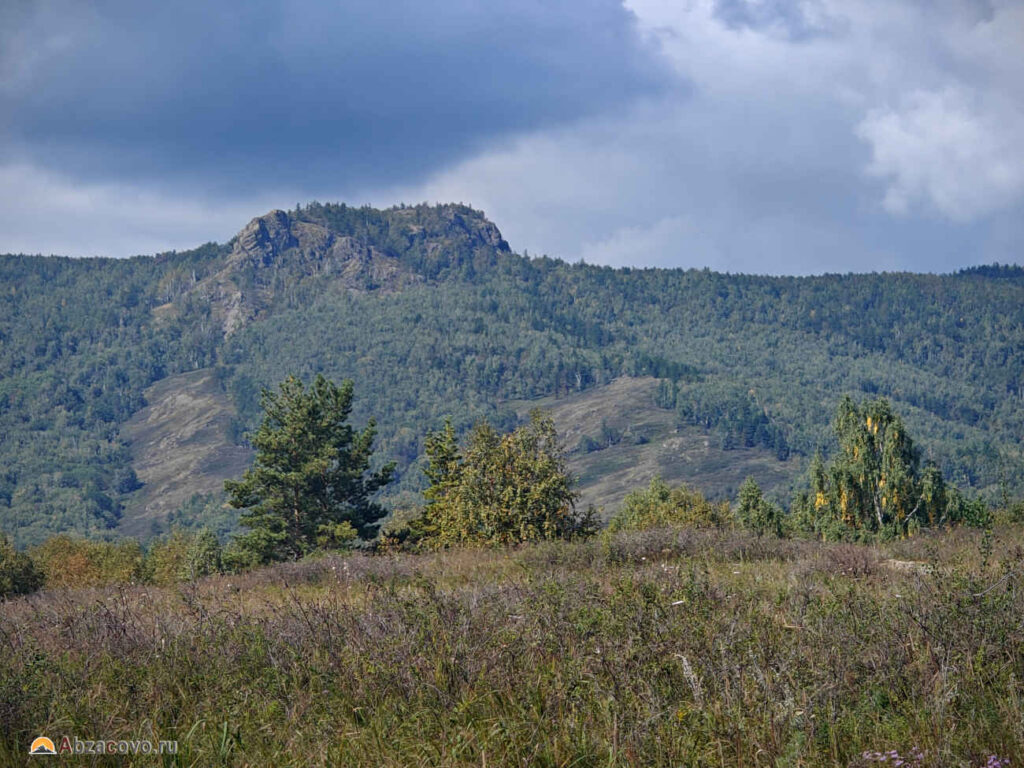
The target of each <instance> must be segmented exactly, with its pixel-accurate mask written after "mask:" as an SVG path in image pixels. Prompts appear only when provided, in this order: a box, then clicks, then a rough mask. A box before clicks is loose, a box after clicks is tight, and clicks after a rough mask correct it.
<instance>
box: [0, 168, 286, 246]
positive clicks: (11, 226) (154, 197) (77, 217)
mask: <svg viewBox="0 0 1024 768" xmlns="http://www.w3.org/2000/svg"><path fill="white" fill-rule="evenodd" d="M286 199H291V198H281V197H280V196H279V197H278V198H277V200H276V203H275V201H274V200H273V199H272V198H270V197H269V196H266V195H262V196H259V197H256V196H254V197H252V198H248V199H244V200H232V201H231V202H230V203H224V202H220V201H211V200H206V199H203V198H202V197H201V196H197V195H196V194H195V193H192V194H188V195H186V194H182V193H181V191H180V190H178V191H177V192H159V191H156V190H153V189H149V188H142V187H137V186H131V185H127V184H83V183H80V182H76V181H74V180H72V179H69V178H66V177H63V176H61V175H59V174H55V173H52V172H49V171H44V170H40V169H38V168H35V167H33V166H31V165H27V164H10V165H2V166H0V253H42V254H59V255H62V256H116V257H123V256H133V255H137V254H152V253H159V252H162V251H169V250H174V249H178V250H182V249H188V248H194V247H195V246H197V245H200V244H201V243H204V242H208V241H209V240H213V239H216V240H219V241H222V242H223V241H225V240H228V239H229V238H231V237H232V236H234V234H235V233H236V232H237V231H238V230H240V229H241V228H242V227H243V226H244V225H245V224H246V222H248V221H249V220H250V219H251V218H253V217H254V216H256V215H259V214H260V213H263V212H265V211H267V210H269V209H270V208H273V207H275V204H276V205H278V206H281V205H288V204H287V203H285V202H283V200H286Z"/></svg>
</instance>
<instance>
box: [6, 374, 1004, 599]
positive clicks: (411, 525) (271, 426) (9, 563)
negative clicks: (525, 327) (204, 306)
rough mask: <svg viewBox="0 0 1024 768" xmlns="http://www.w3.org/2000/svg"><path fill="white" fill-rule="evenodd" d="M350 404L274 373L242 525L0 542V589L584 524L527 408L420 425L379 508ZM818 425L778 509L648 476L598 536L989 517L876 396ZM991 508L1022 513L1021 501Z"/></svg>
mask: <svg viewBox="0 0 1024 768" xmlns="http://www.w3.org/2000/svg"><path fill="white" fill-rule="evenodd" d="M353 399H354V386H353V383H352V382H351V381H350V380H346V381H344V382H342V383H341V384H336V383H334V382H332V381H330V380H329V379H327V378H325V377H324V376H322V375H318V376H316V377H315V378H314V379H313V381H312V382H311V383H310V384H309V385H308V386H307V385H306V384H304V383H303V382H302V380H300V379H298V378H297V377H294V376H290V377H288V378H287V379H285V380H284V381H283V382H282V383H281V384H280V385H279V387H278V388H277V390H276V391H272V390H264V392H263V394H262V399H261V402H262V408H263V418H262V421H261V423H260V426H259V428H258V429H257V430H256V432H255V433H254V434H253V435H252V436H251V442H252V445H253V447H254V448H255V449H256V457H255V461H254V464H253V466H252V467H251V468H250V469H248V470H246V472H245V473H244V474H243V475H242V477H241V478H239V479H237V480H229V481H227V482H226V483H225V490H226V492H227V497H228V503H229V504H230V505H231V506H233V507H235V508H237V509H240V510H242V511H243V512H242V516H241V524H242V526H243V527H244V528H245V529H247V530H246V531H245V532H243V533H241V534H239V535H237V536H235V537H234V538H232V539H231V540H230V541H229V542H227V544H226V545H222V543H221V542H220V541H219V540H218V538H217V537H216V536H215V535H214V534H213V533H211V532H210V531H208V530H200V531H192V532H189V531H185V530H181V529H178V530H175V531H172V532H171V533H169V534H166V535H164V536H162V537H159V538H157V539H156V540H155V541H154V542H152V543H151V544H150V546H149V547H148V549H147V550H143V549H142V547H141V546H140V544H139V543H138V542H137V541H135V540H121V541H117V542H105V541H90V540H87V539H77V538H74V537H71V536H67V535H59V536H56V537H52V538H50V539H48V540H47V541H46V542H44V543H43V544H41V545H39V546H37V547H35V548H33V549H31V550H30V551H29V552H28V553H25V552H20V551H18V550H16V549H15V548H14V547H13V546H12V545H11V543H10V542H9V540H8V539H7V538H6V537H2V536H0V596H8V595H14V594H24V593H27V592H31V591H34V590H36V589H38V588H40V587H41V586H43V585H44V584H45V585H47V586H50V587H59V586H88V585H100V584H105V583H112V582H121V583H125V582H136V581H148V582H152V583H157V584H166V583H172V582H174V581H179V580H192V579H195V578H198V577H201V576H206V575H210V574H213V573H219V572H225V571H240V570H246V569H249V568H253V567H257V566H260V565H265V564H269V563H273V562H279V561H285V560H295V559H300V558H302V557H306V556H310V555H315V554H316V553H318V552H323V551H329V550H336V549H343V548H348V547H352V546H357V545H358V546H363V547H369V548H370V549H376V550H379V551H395V550H420V549H435V548H443V547H451V546H465V545H470V546H510V545H516V544H521V543H525V542H532V541H540V540H551V539H572V538H577V537H585V536H591V535H594V534H595V533H597V532H598V531H599V529H600V524H599V520H598V518H597V514H596V512H595V510H594V509H592V508H588V509H586V510H580V509H578V508H577V505H576V502H577V500H578V494H577V493H576V491H575V489H574V487H573V478H572V476H571V475H570V473H569V471H568V469H567V465H566V457H565V450H564V448H563V446H562V445H561V444H560V442H559V439H558V435H557V433H556V431H555V427H554V424H553V422H552V420H551V418H550V417H549V416H546V415H545V414H543V413H542V412H540V411H539V410H535V411H534V412H532V413H531V415H530V419H529V421H528V422H527V423H526V424H524V425H521V426H519V427H517V428H515V429H513V430H511V431H509V432H507V433H501V432H499V431H498V430H496V429H495V428H494V427H493V426H492V425H491V424H489V423H488V422H487V421H481V422H479V423H478V424H477V425H475V426H474V427H473V428H472V429H471V430H470V431H469V432H468V434H467V435H466V436H465V438H464V439H463V440H462V441H460V440H459V439H458V435H457V433H456V430H455V428H454V427H453V425H452V422H451V421H450V420H448V421H446V423H445V425H444V427H443V429H441V430H440V431H437V432H432V433H428V434H427V436H426V438H425V451H426V455H427V459H428V461H427V464H426V466H425V468H424V475H425V477H426V480H427V488H426V490H425V491H424V493H423V503H422V504H420V505H417V506H414V507H413V508H411V509H404V510H390V511H389V510H388V509H386V508H385V507H384V506H383V505H382V504H380V503H379V502H378V501H377V496H378V495H379V492H380V491H381V490H382V489H383V488H384V487H385V486H386V485H387V484H388V483H389V482H390V481H391V480H392V477H393V472H394V464H393V463H380V461H379V460H378V458H377V457H376V456H375V452H374V440H375V437H376V425H375V423H374V422H373V420H372V419H371V420H370V421H369V422H368V423H367V424H366V425H365V426H364V427H363V428H361V429H357V428H355V427H353V426H352V425H351V424H350V417H351V413H352V406H353ZM833 427H834V430H835V433H836V439H837V442H838V445H839V450H838V451H837V452H836V454H835V455H834V456H833V457H832V459H831V460H830V461H829V462H828V463H827V464H826V463H825V461H824V460H823V459H822V458H821V456H820V455H819V456H816V457H815V460H814V461H813V463H812V465H811V468H810V470H809V472H808V476H807V478H806V483H807V488H806V489H803V490H801V491H800V492H798V493H797V494H796V496H795V497H794V499H793V502H792V504H791V506H790V509H789V510H784V509H783V508H782V506H780V505H779V504H778V503H776V502H773V501H770V500H768V499H766V498H765V496H764V494H763V493H762V491H761V489H760V488H759V487H758V486H757V484H756V483H755V482H754V481H753V480H752V479H748V480H747V481H746V482H745V483H744V484H743V486H742V487H741V489H740V491H739V496H738V498H737V500H736V503H735V504H734V505H730V504H729V503H727V502H711V501H709V500H708V499H706V498H705V497H704V496H703V495H702V494H701V493H699V492H698V491H696V490H694V489H692V488H688V487H687V486H685V485H682V486H677V487H671V486H669V485H668V484H666V483H665V482H664V481H662V480H661V479H660V478H657V477H656V478H654V479H653V480H652V481H651V483H650V485H649V486H648V487H647V488H645V489H637V490H635V491H633V492H632V493H630V494H629V495H628V496H627V497H626V499H625V502H624V504H623V506H622V509H621V510H620V511H619V512H618V513H617V514H616V515H615V516H614V517H612V518H611V520H610V521H609V523H608V525H607V531H608V533H610V534H614V533H615V532H617V531H621V530H631V529H633V530H635V529H645V528H654V527H663V526H680V525H682V526H691V527H713V528H726V527H735V528H743V529H747V530H750V531H752V532H754V533H756V534H757V535H759V536H761V535H771V536H801V535H802V536H815V537H820V538H823V539H830V540H866V539H872V538H893V537H898V536H907V535H913V534H914V533H915V532H917V531H919V530H922V529H925V528H935V527H943V526H954V525H961V524H964V525H971V526H976V527H986V526H990V525H991V524H992V523H993V520H994V516H993V510H991V509H990V508H989V507H988V506H987V505H986V504H984V503H983V502H982V501H980V500H978V499H967V498H965V497H964V496H963V494H962V493H961V492H960V491H958V490H957V489H956V488H955V487H953V486H951V485H949V484H947V483H946V481H945V479H944V477H943V475H942V473H941V471H940V470H939V469H938V467H937V466H936V465H935V464H934V463H933V462H930V461H922V458H921V451H920V450H919V448H917V446H916V445H915V444H914V442H913V440H912V439H911V437H910V436H909V434H908V433H907V430H906V427H905V426H904V424H903V421H902V419H901V418H900V416H899V415H898V414H897V413H896V412H895V411H894V410H893V408H892V406H891V404H890V403H889V402H888V401H887V400H885V399H884V398H878V399H873V400H865V401H863V402H861V403H857V402H855V401H853V400H852V399H851V398H849V397H846V398H844V399H843V400H842V401H841V402H840V404H839V407H838V409H837V412H836V415H835V418H834V421H833ZM389 514H390V519H389V520H388V522H387V524H386V525H384V526H383V528H381V522H382V521H383V520H384V518H385V517H388V516H389ZM1002 515H1003V518H1004V519H1008V520H1013V521H1017V522H1020V521H1024V503H1018V504H1016V505H1014V506H1012V507H1011V508H1009V509H1007V510H1003V512H1002Z"/></svg>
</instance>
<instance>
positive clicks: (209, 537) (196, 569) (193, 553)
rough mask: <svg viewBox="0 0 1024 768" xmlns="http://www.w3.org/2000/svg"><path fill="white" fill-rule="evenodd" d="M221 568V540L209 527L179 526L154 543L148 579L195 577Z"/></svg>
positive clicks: (149, 555) (148, 560) (148, 561)
mask: <svg viewBox="0 0 1024 768" xmlns="http://www.w3.org/2000/svg"><path fill="white" fill-rule="evenodd" d="M221 569H222V565H221V547H220V543H219V542H218V541H217V537H216V536H214V535H213V533H212V532H211V531H208V530H201V531H198V532H192V531H185V530H182V529H180V528H176V529H174V530H173V531H171V532H170V533H168V534H166V535H165V536H161V537H160V538H159V539H156V540H155V541H154V542H153V543H152V544H150V547H149V552H148V553H147V554H146V562H145V575H146V579H147V581H151V582H153V583H154V584H161V585H166V584H174V583H176V582H179V581H193V580H195V579H198V578H200V577H202V576H209V575H210V574H213V573H219V572H220V571H221Z"/></svg>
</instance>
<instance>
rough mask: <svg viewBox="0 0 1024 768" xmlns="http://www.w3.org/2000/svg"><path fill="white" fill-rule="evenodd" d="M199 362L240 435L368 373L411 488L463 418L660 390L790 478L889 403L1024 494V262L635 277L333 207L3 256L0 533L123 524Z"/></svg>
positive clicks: (933, 451)
mask: <svg viewBox="0 0 1024 768" xmlns="http://www.w3.org/2000/svg"><path fill="white" fill-rule="evenodd" d="M197 369H211V370H213V371H214V372H215V374H216V381H217V382H218V385H219V386H220V387H221V388H222V389H223V392H224V393H225V394H226V395H227V396H228V398H229V399H230V402H231V403H232V404H233V407H234V408H235V410H236V411H237V418H236V419H235V422H234V423H233V427H232V429H230V430H228V432H229V434H226V435H225V440H230V441H235V442H241V441H244V436H243V435H244V432H245V431H246V430H247V429H251V428H253V427H254V426H255V424H256V423H258V418H259V393H260V391H261V389H262V388H263V387H269V386H271V385H273V384H275V383H276V382H278V381H281V380H282V379H284V378H285V377H286V376H287V375H289V374H295V375H297V376H299V377H300V378H303V379H305V380H309V379H310V378H311V377H312V375H313V374H315V373H323V374H324V375H325V376H327V377H329V378H331V379H335V380H341V379H345V378H349V379H352V380H354V382H355V403H354V410H353V417H354V418H355V419H356V420H357V421H358V422H363V421H365V420H366V419H368V418H369V417H374V418H376V420H377V424H378V429H379V437H378V441H379V442H378V446H379V450H378V451H377V455H378V456H379V457H380V460H381V461H395V462H397V473H396V475H397V482H396V483H395V484H394V490H393V491H391V493H392V494H396V495H398V496H405V497H410V496H411V494H414V493H417V492H418V491H419V490H420V489H421V487H422V482H423V479H422V475H421V472H420V471H419V469H420V468H421V466H422V462H423V456H422V454H423V440H424V437H425V435H426V433H427V432H428V431H429V430H432V429H437V428H438V427H439V426H440V425H441V424H442V423H443V421H444V419H445V418H446V417H451V419H452V421H453V423H454V425H455V426H456V428H457V430H458V431H459V432H465V431H466V430H468V429H469V427H471V426H472V424H473V423H474V422H475V421H477V420H478V419H480V418H487V419H488V420H489V421H490V422H491V423H492V424H494V425H495V426H496V427H498V428H500V429H509V428H511V427H512V426H514V425H515V423H516V421H517V416H516V410H515V408H514V407H513V403H514V402H515V401H522V400H529V399H533V398H538V397H542V396H551V395H556V396H559V397H563V396H568V395H570V394H572V393H576V392H580V391H585V390H587V389H591V388H594V387H599V386H602V385H604V384H606V383H608V382H610V381H611V380H613V379H615V378H617V377H620V376H654V377H657V378H659V379H661V384H660V386H659V388H658V394H657V402H658V405H659V406H660V407H662V408H664V409H666V410H671V411H674V414H675V418H676V419H677V421H678V424H679V425H680V426H683V425H686V426H690V427H698V428H701V429H704V430H707V432H708V434H709V439H710V440H712V441H713V442H714V444H715V445H716V446H717V447H718V448H721V449H725V450H729V449H732V448H741V447H752V446H759V447H761V448H764V449H767V450H769V451H771V452H773V453H774V454H775V455H776V456H777V457H778V459H780V460H785V459H791V460H792V459H796V461H795V462H794V466H803V465H804V464H805V463H806V461H805V460H806V459H808V458H809V457H810V456H811V455H813V454H814V452H815V451H816V450H818V449H821V450H822V451H823V452H824V453H825V454H826V455H827V454H829V453H831V452H832V451H833V450H834V446H833V445H832V443H831V441H832V440H833V439H834V438H832V436H831V431H830V429H829V422H830V419H831V417H832V414H833V413H834V410H835V406H836V403H837V402H838V400H839V398H840V397H841V396H842V395H843V394H850V395H852V396H854V397H855V398H864V397H867V396H872V397H875V396H884V397H886V398H889V399H890V400H891V401H892V402H893V405H894V407H895V408H896V409H897V410H898V411H899V412H900V413H902V414H904V416H905V418H906V421H907V423H908V426H909V427H910V429H911V431H912V433H913V434H914V435H915V436H916V437H917V439H918V442H919V444H920V445H921V446H922V448H923V450H924V452H925V456H926V457H927V458H929V459H931V460H933V461H935V462H936V464H937V465H938V466H939V468H940V469H941V470H942V471H943V473H944V474H945V475H946V477H947V478H948V479H949V480H950V481H951V482H953V483H955V484H956V485H958V486H960V487H961V488H963V489H964V490H965V491H967V492H968V493H977V494H982V495H987V496H989V497H997V496H998V495H1000V494H1009V495H1013V496H1018V495H1020V494H1021V493H1022V491H1024V473H1021V471H1020V468H1021V466H1022V464H1021V452H1020V447H1019V439H1020V436H1021V435H1022V434H1024V270H1022V269H1020V268H1018V267H1001V266H992V267H982V268H975V269H971V270H965V271H963V272H960V273H958V274H955V275H942V276H937V275H915V274H871V275H853V274H851V275H827V276H820V277H803V278H793V277H755V276H746V275H726V274H718V273H714V272H710V271H707V270H661V269H642V270H641V269H617V270H616V269H611V268H606V267H595V266H588V265H585V264H567V263H565V262H563V261H559V260H557V259H551V258H547V257H543V258H532V259H531V258H527V257H525V256H520V255H517V254H515V253H513V252H512V251H511V250H510V249H509V247H508V245H507V244H506V243H505V241H504V240H503V239H502V238H501V235H500V233H499V232H498V230H497V228H496V227H495V226H494V225H493V224H491V223H490V222H488V221H487V220H486V219H485V218H484V217H483V215H482V214H481V213H480V212H478V211H475V210H473V209H471V208H468V207H465V206H460V205H444V206H425V205H423V206H415V207H407V206H400V207H396V208H392V209H388V210H375V209H371V208H352V207H347V206H344V205H321V204H315V203H314V204H311V205H309V206H306V207H302V208H297V209H296V210H294V211H290V212H287V213H285V212H280V211H276V212H273V213H271V214H268V215H267V216H264V217H260V218H259V219H256V220H254V221H253V222H252V223H250V224H249V225H248V226H247V227H246V228H245V229H244V230H242V232H241V233H239V235H238V236H237V237H236V238H234V239H233V240H232V241H230V242H229V243H227V244H224V245H216V244H207V245H205V246H202V247H200V248H197V249H196V250H194V251H189V252H185V253H167V254H161V255H158V256H155V257H138V258H133V259H128V260H110V259H64V258H54V257H49V258H43V257H35V256H15V255H12V256H0V435H2V438H0V439H2V443H0V529H3V530H6V531H8V532H9V533H10V534H11V535H12V537H13V539H14V540H15V542H16V543H18V544H19V545H24V544H27V543H33V542H38V541H40V540H41V539H42V538H44V537H45V536H47V535H49V534H51V533H54V532H58V531H65V530H70V531H78V532H83V533H90V534H101V535H102V534H103V533H104V532H109V531H110V530H112V529H113V528H114V527H116V526H117V524H118V521H119V520H120V519H121V518H122V516H124V515H126V514H128V515H130V514H131V513H132V503H133V499H134V498H136V496H137V494H138V493H139V492H140V488H139V487H140V480H139V478H138V477H137V476H136V473H135V471H134V468H133V466H132V458H131V451H130V446H129V445H128V443H127V439H126V437H125V435H124V431H123V426H124V424H125V422H126V421H127V420H128V419H129V418H130V417H131V416H132V415H133V414H135V413H137V412H138V411H139V409H141V408H143V407H144V406H145V405H146V397H145V390H146V388H147V387H148V386H150V385H151V384H153V383H154V382H157V381H159V380H162V379H165V378H167V377H171V376H174V375H176V374H179V373H184V372H187V371H194V370H197ZM570 447H572V446H570ZM217 506H218V505H217V504H211V505H207V506H206V507H205V509H207V510H209V509H216V508H217ZM189 509H193V510H202V509H204V506H203V505H202V504H198V503H196V500H192V501H191V502H190V506H189ZM179 518H180V516H179Z"/></svg>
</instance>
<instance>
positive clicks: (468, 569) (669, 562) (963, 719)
mask: <svg viewBox="0 0 1024 768" xmlns="http://www.w3.org/2000/svg"><path fill="white" fill-rule="evenodd" d="M1022 542H1024V535H1022V531H1020V530H1005V531H1000V532H997V535H996V538H995V540H994V542H991V546H990V543H987V540H986V539H983V538H982V536H981V534H978V533H970V532H965V531H960V532H954V533H952V534H944V535H941V536H935V537H929V538H924V539H915V540H909V541H905V542H898V543H894V544H892V545H888V546H886V547H881V548H868V547H857V546H852V545H842V546H832V545H822V544H818V543H815V542H806V541H778V540H769V539H763V540H758V539H754V538H750V537H747V536H742V535H739V534H729V533H700V532H694V531H652V532H647V533H640V534H626V535H620V536H618V537H617V538H614V539H611V540H607V541H604V542H602V541H598V540H595V541H591V542H587V543H580V544H551V545H542V546H533V547H525V548H522V549H519V550H515V551H510V552H507V553H504V554H501V553H498V554H495V553H493V552H490V551H455V552H448V553H440V554H435V555H423V556H397V557H362V556H355V557H348V558H335V557H330V558H324V559H321V560H316V561H308V562H303V563H296V564H288V565H282V566H278V567H275V568H270V569H265V570H261V571H257V572H253V573H250V574H247V575H244V576H229V577H217V578H213V579H209V580H205V581H202V582H200V583H198V584H195V585H188V586H183V587H181V588H178V589H158V588H154V587H131V588H124V589H106V590H81V591H71V592H60V591H55V592H49V593H42V594H39V595H36V596H32V597H29V598H24V599H19V600H16V601H12V602H10V603H8V604H5V606H4V610H3V612H2V613H0V638H2V642H0V764H2V765H22V764H24V763H25V754H26V751H27V745H28V743H29V742H30V741H31V739H32V738H34V737H35V736H37V735H38V734H39V733H41V732H42V733H45V734H47V735H50V736H59V735H61V734H65V733H66V734H77V735H79V736H81V737H83V738H89V737H91V736H93V735H94V736H97V737H98V736H103V737H108V738H154V739H177V740H179V742H180V747H181V751H180V754H179V758H178V759H177V761H168V762H166V763H165V764H166V765H182V766H267V765H275V766H303V767H305V766H327V765H331V766H367V765H373V766H409V765H417V766H420V765H425V766H430V765H437V766H441V765H445V766H467V767H468V766H481V765H487V766H523V765H530V766H537V765H539V766H569V765H572V766H625V765H650V766H658V765H664V766H678V765H728V766H734V765H741V766H759V765H773V764H775V765H801V766H847V765H863V764H864V763H863V761H862V759H861V758H860V757H859V756H860V755H861V753H862V752H863V751H864V750H869V749H871V750H881V749H896V750H899V751H900V752H901V753H904V754H906V753H907V752H909V750H910V749H911V748H912V747H915V746H916V747H918V748H920V749H922V750H924V751H925V753H926V755H927V762H926V765H929V766H933V765H934V766H961V765H963V766H980V765H982V764H983V763H984V762H985V759H986V757H987V756H988V755H989V754H998V755H1002V756H1006V757H1009V758H1010V759H1011V760H1012V761H1013V764H1017V763H1018V762H1019V761H1020V760H1022V759H1024V710H1022V705H1021V701H1022V694H1024V690H1022V683H1021V681H1022V680H1024V629H1022V627H1021V623H1020V616H1021V615H1022V614H1024V591H1022V589H1021V586H1020V585H1019V584H1018V582H1017V581H1016V580H1014V579H1006V578H1003V577H1004V575H1005V573H1006V570H1005V569H1007V568H1011V567H1017V565H1018V564H1019V562H1020V552H1021V549H1020V546H1021V544H1022ZM990 550H991V552H990ZM893 558H895V559H896V560H898V561H900V562H892V559H893ZM929 563H931V565H929ZM932 566H934V567H932ZM94 764H96V765H106V764H110V765H115V764H116V765H131V764H136V765H150V764H153V763H152V762H151V761H143V760H138V761H136V762H135V763H133V762H132V761H131V760H125V759H124V758H111V759H107V760H106V762H104V760H97V761H96V762H95V763H94Z"/></svg>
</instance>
